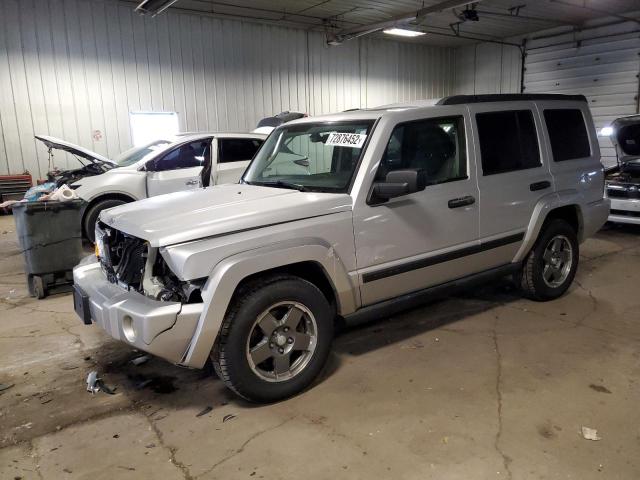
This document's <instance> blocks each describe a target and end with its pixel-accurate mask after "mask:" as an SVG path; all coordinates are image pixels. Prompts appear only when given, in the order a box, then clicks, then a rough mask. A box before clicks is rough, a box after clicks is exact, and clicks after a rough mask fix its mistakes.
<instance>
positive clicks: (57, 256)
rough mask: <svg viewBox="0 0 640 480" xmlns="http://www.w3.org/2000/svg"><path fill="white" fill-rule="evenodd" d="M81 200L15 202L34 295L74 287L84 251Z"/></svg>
mask: <svg viewBox="0 0 640 480" xmlns="http://www.w3.org/2000/svg"><path fill="white" fill-rule="evenodd" d="M84 203H85V202H84V201H82V200H70V201H67V202H57V201H51V202H44V201H43V202H39V201H38V202H21V203H16V204H14V205H13V216H14V219H15V222H16V232H17V234H18V241H19V242H20V248H21V250H22V254H23V257H24V263H25V272H26V274H27V285H28V287H29V293H30V294H31V296H34V297H37V298H44V297H45V296H47V293H48V292H49V291H50V290H53V289H55V290H56V291H71V287H72V285H73V267H75V266H76V265H77V264H78V263H79V262H80V260H81V259H82V257H83V256H84V255H85V254H84V252H83V249H82V230H81V227H80V221H81V214H82V208H83V206H84Z"/></svg>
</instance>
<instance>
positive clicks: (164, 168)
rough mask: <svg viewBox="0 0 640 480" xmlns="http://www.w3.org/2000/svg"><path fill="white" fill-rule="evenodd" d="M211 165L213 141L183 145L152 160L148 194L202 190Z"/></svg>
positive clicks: (148, 179)
mask: <svg viewBox="0 0 640 480" xmlns="http://www.w3.org/2000/svg"><path fill="white" fill-rule="evenodd" d="M210 162H211V139H201V140H196V141H193V142H189V143H184V144H182V145H180V146H178V147H176V148H174V149H173V150H170V151H169V152H167V153H165V154H163V155H161V156H159V157H157V158H154V159H152V160H149V161H148V162H147V163H146V165H145V170H146V172H147V195H148V196H150V197H152V196H155V195H162V194H165V193H172V192H179V191H182V190H194V189H197V188H200V187H202V175H201V174H202V171H203V169H205V168H206V167H207V165H208V164H209V163H210Z"/></svg>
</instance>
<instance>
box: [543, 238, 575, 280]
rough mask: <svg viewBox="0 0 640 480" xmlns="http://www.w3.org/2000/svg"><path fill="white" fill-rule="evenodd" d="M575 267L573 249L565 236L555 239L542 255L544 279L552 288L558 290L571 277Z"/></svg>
mask: <svg viewBox="0 0 640 480" xmlns="http://www.w3.org/2000/svg"><path fill="white" fill-rule="evenodd" d="M572 265H573V247H572V246H571V242H570V241H569V239H568V238H567V237H565V236H564V235H556V236H555V237H553V238H552V239H551V240H550V241H549V243H548V244H547V246H546V247H545V249H544V253H543V255H542V279H543V280H544V283H545V284H546V285H547V286H548V287H551V288H558V287H559V286H561V285H562V284H563V283H564V282H565V281H566V280H567V278H568V277H569V273H570V272H571V267H572Z"/></svg>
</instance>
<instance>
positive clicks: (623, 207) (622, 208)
mask: <svg viewBox="0 0 640 480" xmlns="http://www.w3.org/2000/svg"><path fill="white" fill-rule="evenodd" d="M609 221H610V222H616V223H631V224H634V225H640V200H638V199H619V198H612V199H611V213H610V214H609Z"/></svg>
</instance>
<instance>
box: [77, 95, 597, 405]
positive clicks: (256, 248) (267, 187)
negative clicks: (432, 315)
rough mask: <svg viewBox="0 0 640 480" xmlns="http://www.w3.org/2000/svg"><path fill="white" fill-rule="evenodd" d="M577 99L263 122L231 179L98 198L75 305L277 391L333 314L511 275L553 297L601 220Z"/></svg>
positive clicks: (230, 377) (588, 128) (589, 136)
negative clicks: (110, 201)
mask: <svg viewBox="0 0 640 480" xmlns="http://www.w3.org/2000/svg"><path fill="white" fill-rule="evenodd" d="M603 186H604V180H603V169H602V165H601V164H600V153H599V149H598V141H597V138H596V132H595V130H594V127H593V122H592V120H591V116H590V114H589V109H588V107H587V103H586V101H585V99H584V97H582V96H559V95H490V96H482V95H481V96H457V97H449V98H444V99H442V100H440V101H438V102H432V103H430V104H429V103H428V102H420V103H416V104H402V105H392V106H388V107H381V108H374V109H367V110H357V111H351V112H345V113H339V114H335V115H327V116H321V117H315V118H304V119H300V120H295V121H293V122H290V123H286V124H284V125H282V126H280V127H278V128H276V129H275V130H274V131H273V133H272V134H271V135H270V136H269V138H268V139H267V140H266V142H265V143H264V145H263V146H262V147H261V148H260V150H259V151H258V153H257V154H256V156H255V158H254V159H253V161H252V163H251V164H250V166H249V168H248V170H247V171H246V172H245V174H244V176H243V178H242V180H241V183H240V184H237V185H220V186H213V187H209V188H206V189H203V190H200V191H192V192H179V193H173V194H169V195H161V196H158V197H155V198H150V199H145V200H141V201H139V202H135V203H132V204H128V205H123V206H120V207H116V208H113V209H109V210H105V211H104V212H102V214H101V216H100V221H99V222H98V225H97V228H96V247H97V252H96V253H97V256H91V257H88V258H86V259H85V260H84V261H83V262H82V263H81V264H80V265H79V266H77V267H76V269H75V271H74V278H75V293H74V301H75V308H76V311H77V312H78V314H79V315H80V316H81V318H82V319H83V320H84V322H85V323H87V324H90V323H92V322H95V323H97V324H98V325H100V326H101V327H102V328H103V329H104V330H106V331H107V332H108V333H109V334H110V335H111V336H113V337H114V338H117V339H119V340H122V341H124V342H127V343H128V344H130V345H131V346H132V347H135V348H137V349H141V350H145V351H147V352H150V353H152V354H155V355H158V356H160V357H163V358H165V359H167V360H169V361H171V362H174V363H176V364H179V365H184V366H188V367H196V368H201V367H202V366H203V365H204V364H205V362H207V360H208V358H209V357H210V358H211V359H212V361H213V364H214V366H215V369H216V371H217V373H218V375H219V377H220V378H221V379H222V380H223V381H224V382H225V383H226V384H227V385H228V386H229V388H231V389H232V390H233V391H235V392H236V393H237V394H239V395H241V396H243V397H245V398H247V399H250V400H253V401H258V402H272V401H277V400H280V399H283V398H286V397H288V396H291V395H294V394H296V393H298V392H300V391H301V390H303V389H304V388H305V387H307V386H308V385H309V384H310V383H311V382H312V381H313V380H314V378H316V377H317V375H318V374H319V373H320V371H321V369H322V367H323V365H324V364H325V361H326V359H327V356H328V354H329V350H330V348H331V341H332V337H333V330H334V321H335V320H336V319H338V318H341V319H344V320H346V321H349V320H350V319H354V318H357V317H359V318H363V317H368V316H376V315H377V316H380V315H386V314H388V313H389V312H391V311H394V310H398V309H402V308H407V306H410V305H414V304H416V303H417V302H419V301H422V300H424V299H427V298H429V297H431V296H433V295H435V294H443V293H448V292H451V291H453V290H454V289H456V288H458V287H461V286H466V285H470V284H472V283H474V282H484V281H486V280H487V279H489V278H493V277H499V276H504V275H508V274H513V275H514V276H515V278H516V279H517V282H518V283H519V284H520V285H521V287H522V290H523V292H524V294H525V295H526V296H527V297H529V298H532V299H534V300H540V301H544V300H552V299H555V298H557V297H559V296H560V295H562V294H563V293H564V292H565V291H566V290H567V288H568V287H569V285H570V284H571V282H572V280H573V278H574V276H575V274H576V269H577V267H578V249H579V244H580V242H582V241H583V240H584V239H586V238H587V237H589V236H590V235H592V234H593V233H594V232H596V231H597V230H598V229H599V228H600V227H601V226H602V224H603V223H604V222H605V221H606V219H607V216H608V215H609V201H608V200H607V199H604V198H603Z"/></svg>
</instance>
